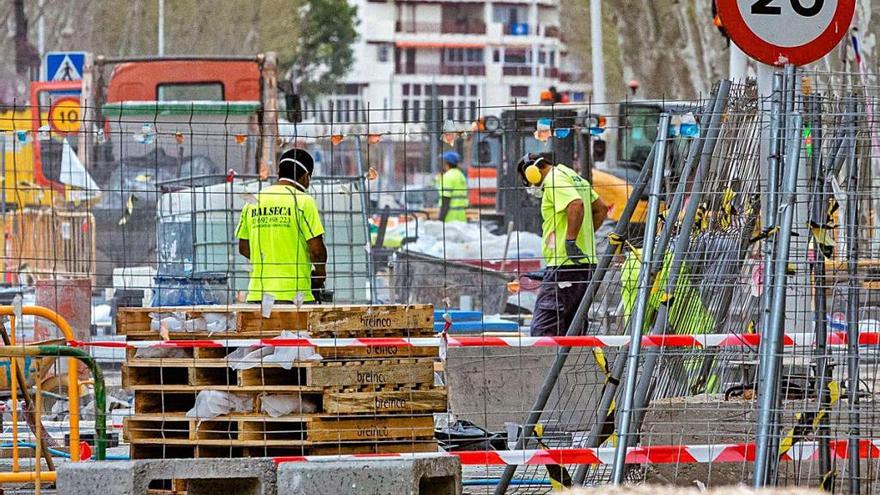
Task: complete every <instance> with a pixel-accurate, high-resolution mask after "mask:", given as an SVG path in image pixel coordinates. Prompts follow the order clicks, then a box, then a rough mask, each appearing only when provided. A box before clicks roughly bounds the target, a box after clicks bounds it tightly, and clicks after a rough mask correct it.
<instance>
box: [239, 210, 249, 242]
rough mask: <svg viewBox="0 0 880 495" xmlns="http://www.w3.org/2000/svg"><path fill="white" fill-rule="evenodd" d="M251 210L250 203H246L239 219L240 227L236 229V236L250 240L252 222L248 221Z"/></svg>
mask: <svg viewBox="0 0 880 495" xmlns="http://www.w3.org/2000/svg"><path fill="white" fill-rule="evenodd" d="M250 211H251V208H250V205H244V208H242V209H241V218H239V219H238V228H237V229H235V237H237V238H239V239H244V240H248V239H250V238H251V231H250V223H249V222H248V218H250Z"/></svg>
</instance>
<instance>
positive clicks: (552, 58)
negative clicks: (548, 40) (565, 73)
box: [550, 51, 556, 67]
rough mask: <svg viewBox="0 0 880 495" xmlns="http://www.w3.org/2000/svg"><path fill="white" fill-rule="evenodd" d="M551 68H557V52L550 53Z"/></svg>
mask: <svg viewBox="0 0 880 495" xmlns="http://www.w3.org/2000/svg"><path fill="white" fill-rule="evenodd" d="M550 67H556V52H555V51H551V52H550Z"/></svg>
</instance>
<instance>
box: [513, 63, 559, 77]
mask: <svg viewBox="0 0 880 495" xmlns="http://www.w3.org/2000/svg"><path fill="white" fill-rule="evenodd" d="M542 71H543V72H542ZM501 72H502V73H503V74H504V75H505V76H531V75H532V66H531V64H505V65H504V66H503V67H502V68H501ZM542 73H543V77H551V78H555V77H559V69H558V68H556V67H544V66H542V65H539V66H538V75H539V76H541V74H542Z"/></svg>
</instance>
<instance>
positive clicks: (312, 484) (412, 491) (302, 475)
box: [278, 454, 461, 495]
mask: <svg viewBox="0 0 880 495" xmlns="http://www.w3.org/2000/svg"><path fill="white" fill-rule="evenodd" d="M327 493H333V494H337V495H348V494H351V495H460V494H461V462H460V461H459V459H458V457H453V456H445V455H442V454H437V455H432V456H418V457H396V458H369V459H368V458H364V459H345V460H340V459H333V458H328V459H326V460H318V461H309V462H289V463H284V464H281V465H280V466H278V494H279V495H319V494H320V495H324V494H327Z"/></svg>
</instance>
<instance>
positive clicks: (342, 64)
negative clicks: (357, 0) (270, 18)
mask: <svg viewBox="0 0 880 495" xmlns="http://www.w3.org/2000/svg"><path fill="white" fill-rule="evenodd" d="M298 13H299V25H300V32H299V36H298V37H297V39H296V40H295V42H294V43H295V46H294V49H293V50H292V53H291V54H290V56H289V58H288V57H287V56H286V54H285V53H283V52H281V53H279V61H278V62H279V65H280V67H282V68H289V70H288V72H287V76H288V78H289V79H290V80H292V81H293V82H294V83H296V84H297V85H298V87H299V92H300V94H302V95H303V96H305V97H307V98H314V97H316V96H319V95H322V94H326V93H329V92H331V91H332V90H333V88H334V86H335V85H336V84H337V83H338V82H339V80H340V79H342V78H343V77H344V76H345V75H346V73H348V71H349V69H351V65H352V63H353V62H354V50H353V49H352V45H353V44H354V42H355V41H356V40H357V30H356V29H355V28H356V26H357V24H358V22H359V21H358V18H357V7H356V6H354V5H350V4H349V3H348V1H347V0H305V1H304V2H303V4H302V5H301V6H300V8H299V10H298Z"/></svg>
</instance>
